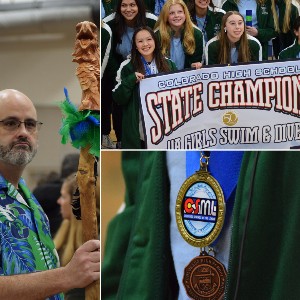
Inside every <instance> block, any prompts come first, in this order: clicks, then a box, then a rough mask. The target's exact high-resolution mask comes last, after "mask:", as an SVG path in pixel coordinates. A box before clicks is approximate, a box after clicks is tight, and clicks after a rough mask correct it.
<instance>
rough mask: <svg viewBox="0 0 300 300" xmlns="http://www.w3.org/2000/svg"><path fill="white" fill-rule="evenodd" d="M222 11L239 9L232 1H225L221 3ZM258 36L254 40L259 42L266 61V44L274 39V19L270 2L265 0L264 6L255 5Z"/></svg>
mask: <svg viewBox="0 0 300 300" xmlns="http://www.w3.org/2000/svg"><path fill="white" fill-rule="evenodd" d="M222 9H224V10H225V11H226V12H228V11H230V10H235V11H239V8H238V6H237V4H236V2H235V1H234V0H226V1H225V2H224V3H223V6H222ZM256 15H257V23H258V24H257V25H258V28H257V30H258V35H257V36H256V38H257V39H258V40H259V41H260V43H261V46H262V49H263V60H267V59H268V42H269V40H271V39H272V38H274V37H276V32H275V28H274V19H273V15H272V10H271V1H270V0H266V2H265V4H263V5H261V4H259V3H257V9H256Z"/></svg>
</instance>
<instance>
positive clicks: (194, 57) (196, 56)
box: [155, 25, 204, 69]
mask: <svg viewBox="0 0 300 300" xmlns="http://www.w3.org/2000/svg"><path fill="white" fill-rule="evenodd" d="M155 34H156V36H157V38H158V40H159V43H160V31H159V29H157V30H155ZM183 36H184V33H183V32H182V34H181V39H182V38H183ZM194 38H195V43H196V49H195V51H194V53H193V54H191V55H190V54H187V53H186V52H185V49H183V51H184V54H185V61H184V68H185V69H188V68H191V64H192V63H194V62H202V61H203V50H204V39H203V34H202V32H201V30H200V29H199V28H198V27H197V26H196V25H194ZM168 55H169V54H168Z"/></svg>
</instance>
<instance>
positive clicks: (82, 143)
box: [60, 21, 100, 300]
mask: <svg viewBox="0 0 300 300" xmlns="http://www.w3.org/2000/svg"><path fill="white" fill-rule="evenodd" d="M76 32H77V34H76V41H75V49H74V52H73V54H72V56H73V57H74V58H73V62H76V63H78V64H79V65H78V67H77V70H76V75H77V77H78V79H79V83H80V86H81V89H82V98H81V104H80V106H79V108H78V110H77V109H76V107H75V106H74V105H73V104H72V103H71V102H70V100H69V98H68V94H67V91H66V90H65V93H66V101H65V102H64V103H62V104H61V109H62V110H63V114H64V115H65V118H64V119H63V126H62V128H61V130H60V133H61V134H62V136H63V138H62V143H66V142H67V140H68V137H69V135H70V136H71V139H72V144H73V146H74V147H76V148H80V158H79V166H78V172H77V184H78V189H79V194H80V210H81V219H82V230H83V240H84V242H86V241H88V240H90V239H98V226H97V225H98V224H97V215H96V198H95V189H96V174H95V169H96V167H95V166H96V163H97V158H98V157H99V155H100V120H99V119H100V117H99V115H100V49H99V43H98V30H97V26H96V25H95V24H94V23H92V22H88V21H84V22H81V23H78V24H77V25H76ZM99 298H100V282H99V281H97V282H94V283H92V284H91V285H89V286H88V287H86V290H85V299H87V300H98V299H99Z"/></svg>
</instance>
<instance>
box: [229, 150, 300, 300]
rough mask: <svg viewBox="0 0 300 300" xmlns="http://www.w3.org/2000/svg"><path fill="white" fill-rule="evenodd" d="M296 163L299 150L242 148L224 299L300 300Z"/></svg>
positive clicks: (299, 174) (299, 193) (299, 162)
mask: <svg viewBox="0 0 300 300" xmlns="http://www.w3.org/2000/svg"><path fill="white" fill-rule="evenodd" d="M299 165H300V155H299V152H291V151H286V152H275V151H274V152H245V155H244V159H243V163H242V168H241V173H240V179H239V182H238V187H237V194H236V200H235V207H234V212H233V217H234V220H233V229H232V248H231V255H230V267H229V273H228V282H227V288H228V290H227V295H226V299H228V300H234V299H237V300H239V299H242V300H248V299H249V300H253V299H256V300H266V299H272V300H283V299H288V300H296V299H299V295H300V285H299V282H298V274H299V270H300V260H299V247H300V231H299V226H300V218H299V211H300V201H299V200H300V184H299V178H300V168H299Z"/></svg>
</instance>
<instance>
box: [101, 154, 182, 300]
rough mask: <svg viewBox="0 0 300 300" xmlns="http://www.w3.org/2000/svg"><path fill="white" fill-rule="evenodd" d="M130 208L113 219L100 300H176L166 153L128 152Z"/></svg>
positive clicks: (125, 168) (125, 158)
mask: <svg viewBox="0 0 300 300" xmlns="http://www.w3.org/2000/svg"><path fill="white" fill-rule="evenodd" d="M122 155H123V160H122V161H123V173H124V178H125V184H126V197H125V204H126V206H125V209H124V210H123V211H122V212H121V213H119V214H118V215H116V217H115V218H114V219H113V220H112V221H111V223H110V224H109V227H108V231H107V241H106V247H105V251H104V254H105V256H104V260H103V262H102V270H101V274H102V275H101V280H102V281H101V299H103V300H108V299H125V300H127V299H130V300H144V299H149V300H153V299H158V300H159V299H161V300H165V299H170V300H171V299H172V300H173V299H176V296H175V295H177V292H178V287H177V282H176V279H175V278H174V274H175V272H174V267H173V261H172V258H171V257H172V256H171V249H170V237H169V223H170V216H169V182H168V179H167V178H168V177H167V171H166V168H165V166H166V158H165V153H164V152H151V151H144V152H143V151H141V152H133V151H131V152H123V153H122Z"/></svg>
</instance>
